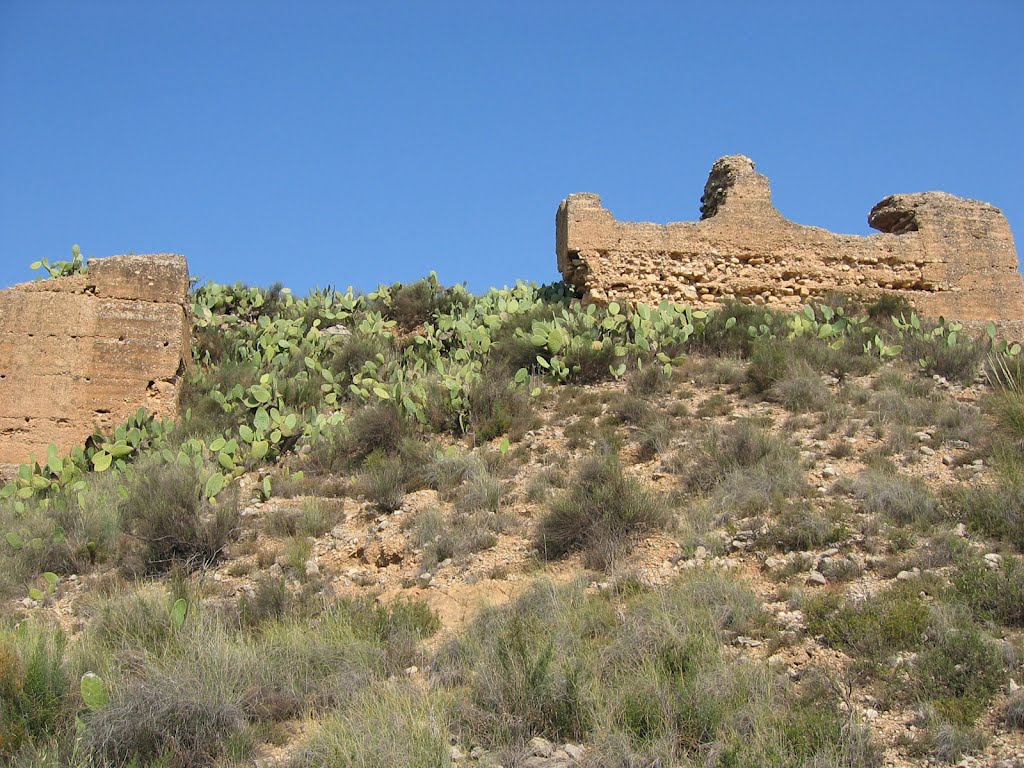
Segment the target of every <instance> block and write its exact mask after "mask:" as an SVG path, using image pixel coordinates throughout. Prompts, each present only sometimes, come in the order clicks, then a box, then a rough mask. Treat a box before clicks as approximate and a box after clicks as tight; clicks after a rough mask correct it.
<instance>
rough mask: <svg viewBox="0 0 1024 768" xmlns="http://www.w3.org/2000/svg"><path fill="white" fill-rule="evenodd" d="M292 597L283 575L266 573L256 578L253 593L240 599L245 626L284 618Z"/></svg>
mask: <svg viewBox="0 0 1024 768" xmlns="http://www.w3.org/2000/svg"><path fill="white" fill-rule="evenodd" d="M291 603H292V599H291V595H290V594H289V592H288V587H287V585H286V584H285V580H284V578H283V577H281V576H272V575H264V576H261V577H260V578H258V579H257V580H256V586H255V588H254V589H253V593H252V595H251V596H250V595H248V594H244V593H243V594H242V597H241V598H239V600H238V616H239V620H240V621H241V623H242V625H243V626H246V627H254V626H257V625H259V624H263V623H265V622H268V621H277V620H279V619H282V618H284V616H285V615H286V614H287V613H288V611H289V609H290V607H291Z"/></svg>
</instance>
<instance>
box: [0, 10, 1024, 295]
mask: <svg viewBox="0 0 1024 768" xmlns="http://www.w3.org/2000/svg"><path fill="white" fill-rule="evenodd" d="M1022 36H1024V2H1021V1H1020V0H1005V2H1000V1H998V0H978V1H977V2H970V3H965V2H952V1H950V0H947V1H943V0H904V1H903V2H900V3H892V2H888V1H886V2H858V3H838V2H837V3H831V2H820V0H817V1H815V2H786V0H780V2H773V3H767V2H763V0H759V1H758V2H722V3H700V4H697V3H683V2H666V3H655V2H630V3H602V2H594V1H591V2H585V3H583V2H572V1H571V0H562V1H560V2H558V3H551V2H530V1H522V2H515V3H504V4H498V3H488V2H479V0H477V2H473V3H456V2H436V3H422V2H407V3H389V2H374V3H345V2H323V3H321V2H302V3H283V2H273V3H272V2H261V1H260V0H246V1H245V2H230V1H229V0H218V2H193V1H189V0H179V1H178V2H174V3H170V2H138V1H137V0H123V1H122V2H109V1H104V0H89V2H81V0H75V1H74V2H48V1H47V0H35V1H33V2H23V1H21V0H0V158H2V159H0V285H8V284H11V283H14V282H17V281H20V280H24V279H30V278H31V272H30V271H29V270H28V266H27V265H28V264H29V262H31V261H33V260H36V259H39V258H41V257H43V256H46V257H49V258H50V259H59V258H66V256H67V254H68V253H69V252H70V246H71V244H72V243H75V242H77V243H80V244H81V245H82V248H83V250H84V252H85V253H86V254H89V255H96V256H101V255H109V254H114V253H126V252H135V253H148V252H158V251H173V252H177V253H184V254H185V255H186V256H188V258H189V263H190V268H191V271H192V274H193V275H197V276H203V277H207V278H212V279H215V280H218V281H221V282H234V281H235V280H243V281H245V282H249V283H254V284H269V283H271V282H273V281H275V280H280V281H282V282H284V283H285V284H286V285H289V286H291V287H293V288H295V289H297V290H300V291H305V290H306V289H307V288H309V287H311V286H314V285H327V284H330V285H336V286H345V285H350V284H351V285H354V286H356V287H357V288H362V289H366V290H370V289H372V288H374V287H375V286H376V285H377V284H378V283H380V282H391V281H394V280H403V281H410V280H414V279H416V278H418V277H420V276H422V275H424V274H426V273H427V272H429V271H431V270H435V271H437V273H438V274H439V276H440V277H441V279H442V280H443V281H445V282H447V283H455V282H463V281H465V282H467V283H468V285H469V287H470V288H471V289H473V290H478V291H479V290H483V289H485V288H487V287H489V286H491V285H502V284H511V283H513V282H515V280H517V279H520V278H521V279H527V280H536V281H539V282H547V281H551V280H554V279H557V277H558V273H557V271H556V268H555V256H554V223H553V222H554V213H555V209H556V207H557V204H558V202H559V200H560V199H562V198H563V197H565V196H566V195H567V194H569V193H570V192H579V191H590V192H598V193H600V194H601V195H602V196H603V198H604V202H605V205H606V206H607V207H608V208H610V209H611V210H612V211H613V212H614V213H615V214H616V216H618V217H619V218H621V219H632V220H644V221H683V220H693V219H696V218H697V217H698V206H699V198H700V193H701V191H702V188H703V185H704V181H705V179H706V176H707V172H708V170H709V168H710V167H711V164H712V162H713V161H714V160H715V159H716V158H717V157H719V156H720V155H723V154H730V153H742V154H746V155H749V156H751V157H752V158H754V160H755V161H756V162H757V164H758V169H759V170H761V171H762V172H764V173H766V174H768V175H769V177H770V178H771V179H772V183H773V191H774V197H775V201H776V204H777V206H778V207H779V208H780V210H781V211H782V212H783V213H784V214H786V215H787V216H789V217H790V218H792V219H794V220H796V221H799V222H801V223H806V224H814V225H818V226H824V227H828V228H829V229H833V230H837V231H843V232H853V233H867V232H868V231H869V230H868V229H867V225H866V222H865V219H866V216H867V212H868V210H869V209H870V208H871V206H872V205H873V204H874V203H875V202H877V201H878V200H880V199H881V198H882V197H884V196H885V195H887V194H891V193H895V192H915V191H923V190H930V189H943V190H946V191H949V192H952V193H954V194H958V195H962V196H965V197H973V198H978V199H982V200H987V201H989V202H992V203H994V204H996V205H998V206H999V207H1001V208H1002V209H1003V211H1004V213H1006V215H1007V216H1008V218H1009V220H1010V225H1011V227H1013V228H1014V230H1015V233H1016V235H1017V238H1018V241H1019V246H1018V250H1020V243H1021V242H1022V239H1024V188H1022V185H1021V179H1022V178H1024V147H1022V139H1021V137H1022V136H1024V126H1022V122H1024V120H1022V118H1024V53H1022V48H1024V47H1022V45H1021V39H1022Z"/></svg>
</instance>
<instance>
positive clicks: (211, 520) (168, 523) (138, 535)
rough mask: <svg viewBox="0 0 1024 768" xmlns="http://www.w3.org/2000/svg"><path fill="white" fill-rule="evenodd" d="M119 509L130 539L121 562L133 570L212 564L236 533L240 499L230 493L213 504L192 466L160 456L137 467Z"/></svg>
mask: <svg viewBox="0 0 1024 768" xmlns="http://www.w3.org/2000/svg"><path fill="white" fill-rule="evenodd" d="M120 512H121V517H122V520H123V523H124V525H125V528H126V530H127V531H128V532H129V534H130V537H131V538H130V540H129V541H128V542H127V543H126V551H125V554H124V556H123V557H122V567H124V568H126V569H127V570H129V571H130V572H147V573H156V572H161V571H166V570H167V569H168V568H170V567H171V566H172V565H174V564H175V563H180V564H182V565H183V566H184V567H185V568H186V569H195V568H201V567H205V566H207V565H210V564H211V563H213V562H214V561H215V560H217V559H218V558H219V557H220V555H221V553H222V552H223V550H224V547H225V546H226V545H227V543H228V542H229V541H231V540H232V539H234V537H235V536H236V535H237V532H238V500H237V495H236V494H233V493H231V492H224V493H222V494H221V497H220V499H219V500H218V503H217V504H215V505H211V504H210V503H209V501H207V499H206V496H205V494H204V493H203V483H202V482H201V481H200V479H199V474H198V472H197V471H196V470H195V468H194V467H191V466H189V467H183V466H181V465H180V464H165V463H163V462H161V461H159V460H156V461H152V462H147V463H146V464H143V465H142V466H140V467H138V468H137V469H136V472H135V476H134V478H133V480H132V481H131V483H130V484H129V486H128V495H127V497H126V498H124V499H123V500H122V502H121V504H120Z"/></svg>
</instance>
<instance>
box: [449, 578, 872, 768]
mask: <svg viewBox="0 0 1024 768" xmlns="http://www.w3.org/2000/svg"><path fill="white" fill-rule="evenodd" d="M767 623H768V622H767V618H766V616H765V614H764V611H763V609H762V608H761V605H760V601H759V600H758V598H757V597H756V596H755V595H754V594H753V593H751V592H750V591H749V590H748V589H746V588H745V587H744V586H743V584H742V583H741V582H739V581H738V580H737V579H735V577H731V576H729V575H726V574H721V573H713V572H706V573H705V572H691V573H689V574H687V575H686V576H681V577H679V578H677V579H676V580H674V581H673V582H671V583H670V584H667V585H665V586H664V587H662V588H659V589H657V590H648V589H644V588H634V589H631V590H627V591H624V592H622V593H621V594H620V596H619V597H618V599H614V598H610V597H609V596H608V595H587V594H586V591H585V584H584V583H582V582H576V583H572V584H570V585H568V586H562V587H554V586H552V585H550V584H538V585H535V586H534V587H533V588H532V589H531V590H529V591H527V592H526V593H524V594H523V595H522V596H521V597H520V598H519V599H518V600H516V601H515V602H514V603H513V604H511V605H509V606H507V607H505V608H501V609H490V610H487V611H484V612H483V613H482V614H481V615H480V616H479V617H478V618H477V619H476V620H475V621H474V622H473V624H472V625H471V626H470V627H469V628H468V630H467V631H466V632H465V633H464V634H463V635H462V636H461V637H458V638H456V639H453V640H452V641H450V642H449V643H448V644H447V645H445V646H444V647H443V648H442V650H441V652H440V653H439V655H438V657H437V659H436V661H435V666H434V674H435V679H436V680H437V682H438V683H439V684H440V685H441V686H443V687H445V688H447V689H450V691H451V694H452V696H451V698H452V701H453V703H454V726H455V731H456V733H457V734H458V735H460V736H461V739H462V740H463V741H466V742H469V741H472V742H473V743H481V744H482V745H483V746H486V747H488V748H491V749H500V748H502V747H505V746H506V745H518V744H522V743H523V742H525V741H526V740H528V739H529V738H530V737H531V736H534V735H543V736H544V737H545V738H548V739H551V740H557V741H563V740H573V741H584V742H585V743H586V744H587V745H588V756H587V760H588V761H589V762H590V763H591V764H593V765H659V764H661V765H689V764H697V763H700V764H703V762H704V761H705V760H706V758H707V754H708V752H707V750H708V745H709V744H713V745H714V749H715V754H716V756H717V758H718V759H720V760H721V761H722V764H723V765H772V766H780V768H781V766H790V765H806V764H810V763H809V762H808V761H811V760H813V759H814V756H816V755H817V756H821V755H831V756H833V757H834V759H835V760H836V764H837V765H845V766H856V768H867V767H868V766H877V765H878V764H879V760H878V758H879V755H878V752H877V750H876V749H875V748H874V747H873V746H872V745H871V743H870V741H869V740H868V739H867V737H866V734H865V732H864V731H862V730H860V729H850V728H847V727H846V726H845V725H844V724H845V722H846V717H845V716H843V715H842V713H840V712H839V710H838V707H837V703H836V697H835V694H834V691H833V689H832V688H831V686H830V685H828V684H827V683H821V684H814V683H813V682H812V678H813V677H814V676H813V675H812V674H808V675H806V682H805V683H804V684H802V685H801V686H800V687H799V688H796V687H792V686H790V685H788V684H787V683H785V682H782V681H780V680H777V679H775V678H774V677H773V676H772V675H771V674H770V673H769V672H767V670H766V669H765V668H764V667H763V666H759V665H755V664H750V663H749V662H747V661H745V660H744V658H743V657H734V656H732V655H731V654H726V653H723V644H722V643H723V640H725V639H726V638H727V637H728V636H732V635H734V634H735V633H740V632H743V633H751V634H754V635H755V636H757V635H759V634H760V633H761V632H762V631H763V628H764V627H765V626H766V625H767Z"/></svg>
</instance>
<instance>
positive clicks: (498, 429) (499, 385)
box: [469, 375, 539, 442]
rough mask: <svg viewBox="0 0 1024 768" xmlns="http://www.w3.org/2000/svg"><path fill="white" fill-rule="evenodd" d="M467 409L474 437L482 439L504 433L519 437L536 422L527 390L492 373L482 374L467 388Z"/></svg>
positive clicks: (486, 439)
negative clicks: (480, 377)
mask: <svg viewBox="0 0 1024 768" xmlns="http://www.w3.org/2000/svg"><path fill="white" fill-rule="evenodd" d="M469 413H470V423H471V424H472V427H473V430H474V432H475V433H476V438H477V440H478V441H483V442H486V441H488V440H492V439H493V438H495V437H499V436H501V435H504V434H506V433H509V434H510V436H511V437H513V438H515V439H519V438H521V437H522V436H523V434H525V433H526V432H528V431H529V430H531V429H534V428H535V427H537V426H539V422H538V420H537V417H536V415H535V414H534V413H533V410H532V408H531V405H530V398H529V396H528V395H527V393H526V392H525V391H523V389H522V388H520V387H516V386H514V385H513V384H512V383H511V382H510V381H509V380H508V379H504V378H501V377H499V376H495V375H491V376H484V377H483V378H482V379H480V381H478V382H477V383H476V384H475V385H474V386H473V387H471V388H470V390H469Z"/></svg>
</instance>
